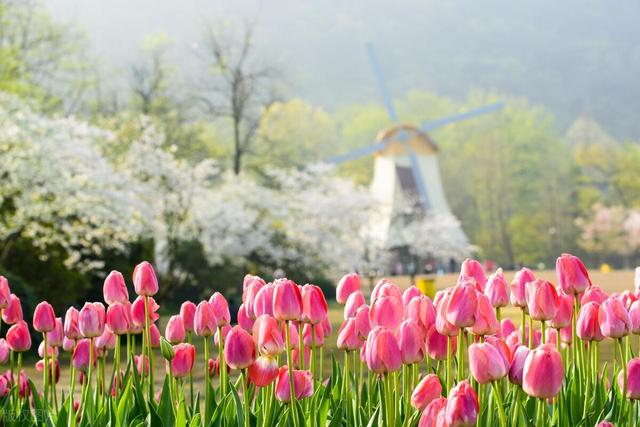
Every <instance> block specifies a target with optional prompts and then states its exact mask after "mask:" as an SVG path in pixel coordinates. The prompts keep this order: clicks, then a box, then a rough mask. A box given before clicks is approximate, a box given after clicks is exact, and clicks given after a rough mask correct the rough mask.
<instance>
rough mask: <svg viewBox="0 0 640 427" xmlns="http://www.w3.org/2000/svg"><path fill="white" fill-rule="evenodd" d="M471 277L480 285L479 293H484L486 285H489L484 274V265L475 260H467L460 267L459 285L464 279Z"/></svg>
mask: <svg viewBox="0 0 640 427" xmlns="http://www.w3.org/2000/svg"><path fill="white" fill-rule="evenodd" d="M465 276H466V277H470V278H472V279H475V281H476V283H477V284H478V291H480V292H484V288H485V285H486V283H487V276H486V274H485V272H484V268H483V267H482V264H480V263H479V262H478V261H476V260H475V259H469V258H467V259H465V260H464V262H463V263H462V266H461V267H460V277H458V283H462V282H463V281H464V280H463V278H464V277H465Z"/></svg>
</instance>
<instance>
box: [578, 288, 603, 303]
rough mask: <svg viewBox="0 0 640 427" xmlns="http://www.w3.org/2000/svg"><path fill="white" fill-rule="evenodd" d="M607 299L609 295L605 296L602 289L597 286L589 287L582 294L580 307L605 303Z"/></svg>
mask: <svg viewBox="0 0 640 427" xmlns="http://www.w3.org/2000/svg"><path fill="white" fill-rule="evenodd" d="M607 298H609V295H607V293H606V292H605V291H603V290H602V288H600V287H599V286H590V287H589V288H587V290H586V291H584V293H583V294H582V297H581V298H580V305H585V304H587V303H589V302H596V303H598V305H600V304H602V303H603V302H605V301H606V299H607Z"/></svg>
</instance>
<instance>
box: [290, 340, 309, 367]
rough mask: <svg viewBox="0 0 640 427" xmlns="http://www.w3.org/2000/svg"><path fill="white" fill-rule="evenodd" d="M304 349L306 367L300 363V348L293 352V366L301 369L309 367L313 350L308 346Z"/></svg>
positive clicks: (303, 360)
mask: <svg viewBox="0 0 640 427" xmlns="http://www.w3.org/2000/svg"><path fill="white" fill-rule="evenodd" d="M302 348H303V351H302V352H303V359H302V362H304V365H301V364H300V362H301V360H300V347H298V348H296V349H294V350H291V357H292V358H293V366H296V367H299V368H300V369H302V366H309V362H310V361H311V349H310V348H309V347H306V346H302Z"/></svg>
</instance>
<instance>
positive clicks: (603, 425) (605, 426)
mask: <svg viewBox="0 0 640 427" xmlns="http://www.w3.org/2000/svg"><path fill="white" fill-rule="evenodd" d="M596 427H616V426H615V424H613V423H610V422H609V421H600V422H599V423H598V424H596Z"/></svg>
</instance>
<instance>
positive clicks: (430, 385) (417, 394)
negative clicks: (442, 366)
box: [411, 374, 442, 411]
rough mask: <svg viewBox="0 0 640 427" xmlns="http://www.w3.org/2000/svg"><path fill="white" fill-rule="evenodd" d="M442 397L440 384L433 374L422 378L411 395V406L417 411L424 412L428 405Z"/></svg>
mask: <svg viewBox="0 0 640 427" xmlns="http://www.w3.org/2000/svg"><path fill="white" fill-rule="evenodd" d="M441 396H442V384H440V378H438V376H437V375H435V374H429V375H427V376H426V377H424V378H423V379H422V380H421V381H420V382H419V383H418V385H417V386H416V387H415V388H414V389H413V393H411V406H413V407H414V408H416V409H417V410H418V411H422V410H424V408H426V407H427V405H428V404H429V403H431V402H432V401H433V400H435V399H437V398H439V397H441Z"/></svg>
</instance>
